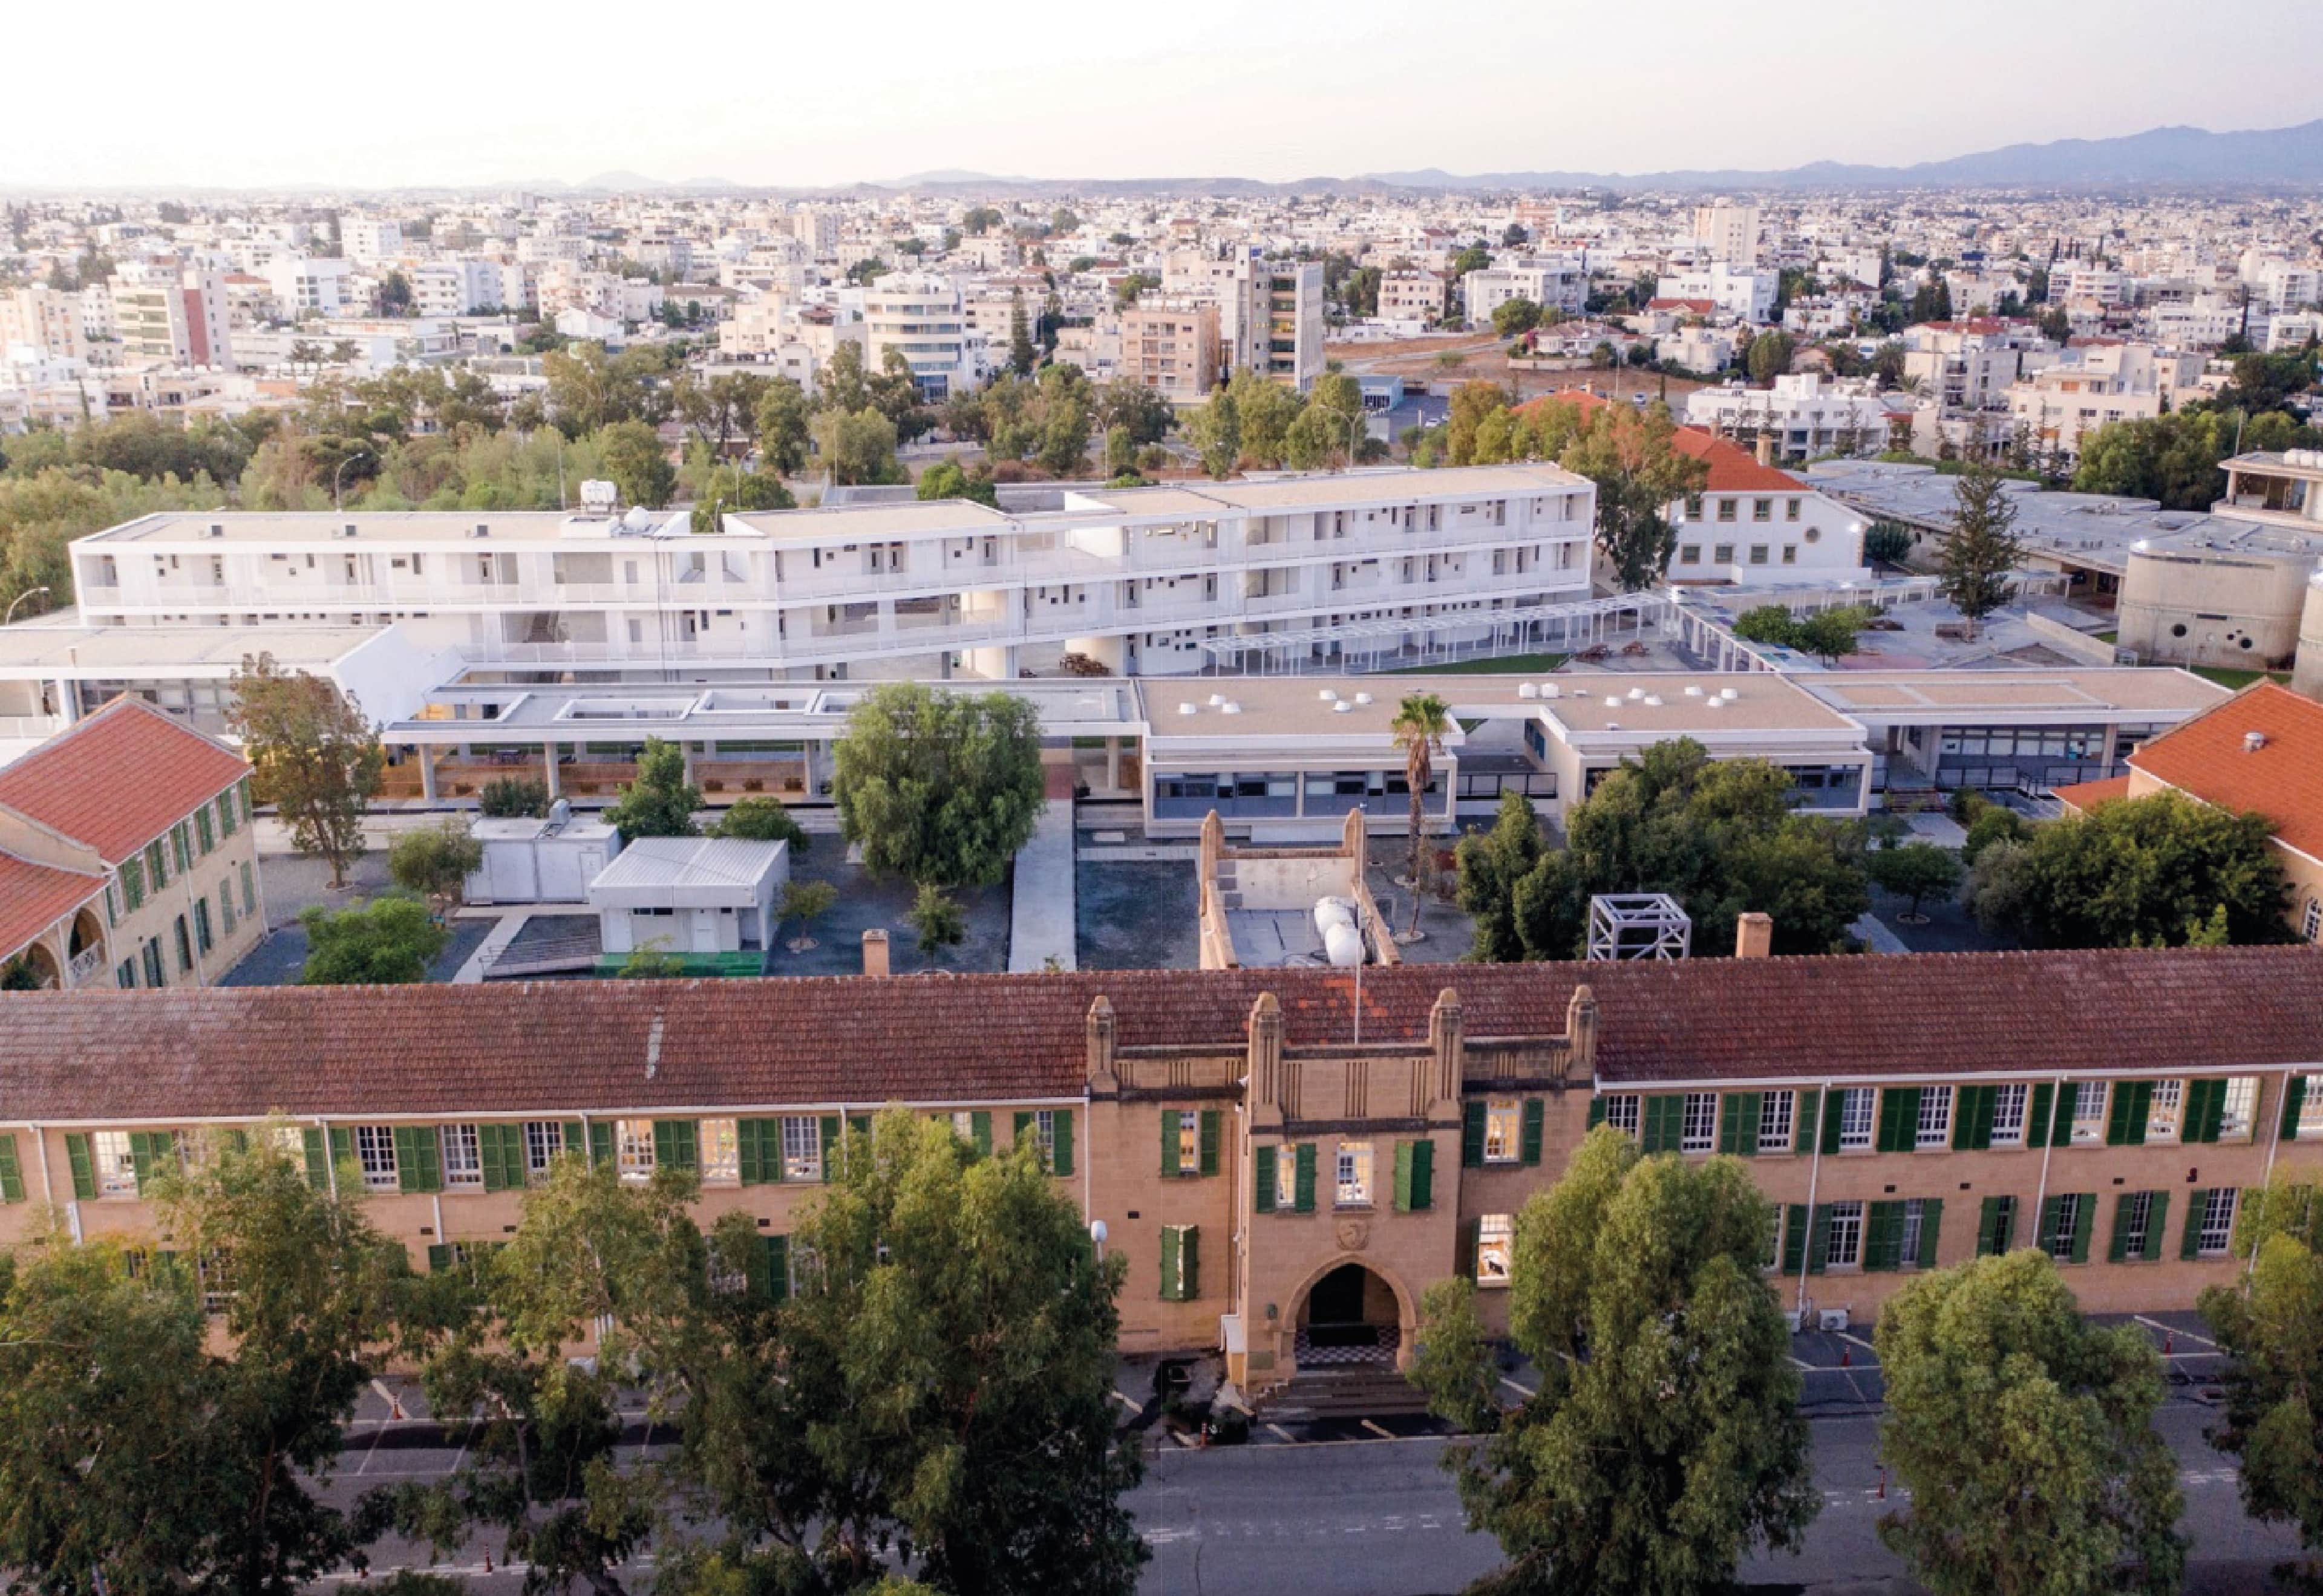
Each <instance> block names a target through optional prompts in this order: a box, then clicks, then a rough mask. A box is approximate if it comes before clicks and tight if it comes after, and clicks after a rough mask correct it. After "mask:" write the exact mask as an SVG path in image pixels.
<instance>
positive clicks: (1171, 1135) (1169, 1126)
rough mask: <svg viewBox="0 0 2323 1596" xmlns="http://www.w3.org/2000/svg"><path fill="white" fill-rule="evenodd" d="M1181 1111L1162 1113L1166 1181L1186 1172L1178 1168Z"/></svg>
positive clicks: (1162, 1155)
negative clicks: (1179, 1116) (1179, 1117)
mask: <svg viewBox="0 0 2323 1596" xmlns="http://www.w3.org/2000/svg"><path fill="white" fill-rule="evenodd" d="M1179 1112H1180V1111H1179V1110H1177V1109H1175V1108H1165V1109H1163V1110H1162V1111H1161V1178H1162V1179H1165V1180H1167V1179H1171V1177H1172V1176H1176V1175H1182V1174H1184V1173H1185V1171H1184V1170H1183V1169H1180V1168H1179V1167H1178V1130H1179V1120H1178V1114H1179Z"/></svg>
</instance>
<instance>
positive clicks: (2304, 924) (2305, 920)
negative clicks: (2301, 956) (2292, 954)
mask: <svg viewBox="0 0 2323 1596" xmlns="http://www.w3.org/2000/svg"><path fill="white" fill-rule="evenodd" d="M2299 935H2300V938H2301V940H2305V941H2309V942H2323V898H2309V899H2308V900H2307V907H2306V909H2305V910H2303V911H2302V912H2301V913H2300V916H2299Z"/></svg>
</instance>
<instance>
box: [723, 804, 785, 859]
mask: <svg viewBox="0 0 2323 1596" xmlns="http://www.w3.org/2000/svg"><path fill="white" fill-rule="evenodd" d="M710 834H711V835H712V837H739V838H740V839H742V840H743V841H745V842H787V843H789V844H790V845H791V847H790V857H791V858H794V859H795V858H798V857H799V856H800V855H801V854H803V853H804V852H806V850H807V848H808V847H809V839H808V837H807V834H806V828H805V827H803V826H802V825H800V824H799V823H798V821H797V819H796V817H794V815H793V814H792V813H791V812H790V806H789V805H788V804H786V803H784V802H783V801H782V800H781V799H779V798H767V797H749V798H743V799H739V800H738V801H737V802H736V803H734V805H733V806H732V807H731V808H730V809H728V810H727V812H725V813H724V814H722V815H721V816H719V817H718V821H717V822H716V823H715V824H714V825H712V827H711V828H710Z"/></svg>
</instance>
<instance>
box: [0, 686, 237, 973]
mask: <svg viewBox="0 0 2323 1596" xmlns="http://www.w3.org/2000/svg"><path fill="white" fill-rule="evenodd" d="M249 778H250V766H248V765H246V764H245V763H243V759H242V757H240V756H239V755H237V754H235V753H234V751H233V750H231V749H229V748H226V747H225V745H224V744H223V743H220V742H217V741H216V740H215V739H213V738H209V737H207V736H205V735H203V734H202V733H200V732H198V731H195V730H193V729H189V728H188V727H186V726H184V725H182V724H180V723H179V721H177V720H172V719H170V717H169V716H168V715H166V714H163V713H162V712H161V711H159V710H156V709H154V708H152V706H150V705H148V704H145V703H143V702H140V701H138V700H136V699H128V698H123V699H115V701H114V702H112V703H110V704H108V705H107V706H106V708H104V709H102V710H100V711H97V712H96V714H94V715H92V716H90V717H89V718H88V719H87V720H83V721H81V722H80V723H79V724H78V725H77V726H74V727H72V728H71V729H69V730H67V731H64V732H61V733H60V734H59V735H58V736H56V737H55V738H51V739H50V740H49V741H48V742H46V743H44V744H42V745H41V747H40V748H37V749H35V750H33V751H32V753H30V754H27V755H25V756H24V757H22V758H20V759H18V760H16V761H15V762H14V763H13V764H11V765H8V766H0V883H5V886H0V962H6V961H8V960H11V959H22V960H23V961H24V962H25V964H26V965H27V966H28V967H29V968H31V970H32V974H33V975H34V977H36V978H37V979H38V980H39V981H40V983H41V985H42V986H52V987H79V986H117V987H124V988H133V987H140V986H149V987H150V986H212V985H215V984H216V980H217V978H218V977H220V976H222V975H224V974H225V972H226V971H227V970H230V969H232V968H234V965H235V964H236V963H237V962H238V961H240V959H242V957H243V954H245V953H247V952H249V951H250V949H252V948H253V947H255V946H256V945H257V943H258V941H259V940H260V939H261V938H262V937H263V936H264V935H265V932H266V909H265V901H264V899H263V898H262V897H261V896H260V894H259V887H258V876H257V852H256V848H255V846H254V838H253V831H252V829H251V825H250V820H251V809H250V787H249Z"/></svg>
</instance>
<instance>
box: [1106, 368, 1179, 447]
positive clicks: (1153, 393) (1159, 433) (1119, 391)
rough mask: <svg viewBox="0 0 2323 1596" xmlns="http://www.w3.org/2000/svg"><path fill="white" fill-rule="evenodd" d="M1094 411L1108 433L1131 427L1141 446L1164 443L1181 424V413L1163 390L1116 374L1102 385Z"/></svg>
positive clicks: (1131, 431) (1131, 439)
mask: <svg viewBox="0 0 2323 1596" xmlns="http://www.w3.org/2000/svg"><path fill="white" fill-rule="evenodd" d="M1091 414H1092V417H1093V418H1094V419H1095V421H1096V422H1097V425H1098V426H1100V427H1104V428H1105V429H1106V431H1108V432H1110V431H1111V430H1112V429H1113V428H1115V427H1127V428H1128V429H1129V437H1130V441H1131V442H1132V443H1134V444H1136V445H1140V446H1141V447H1142V446H1143V445H1147V444H1158V443H1160V442H1161V440H1162V439H1163V438H1165V437H1168V436H1170V429H1171V427H1175V426H1176V425H1177V424H1178V416H1177V412H1176V411H1175V410H1174V409H1172V408H1171V405H1170V401H1169V400H1168V399H1164V398H1162V397H1161V392H1160V390H1156V389H1152V388H1148V387H1146V386H1145V384H1143V382H1139V381H1135V380H1134V379H1132V378H1128V377H1116V378H1115V379H1114V380H1113V381H1110V382H1107V383H1104V384H1102V385H1101V386H1099V387H1098V388H1097V390H1096V399H1095V402H1094V407H1093V408H1092V412H1091Z"/></svg>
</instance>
